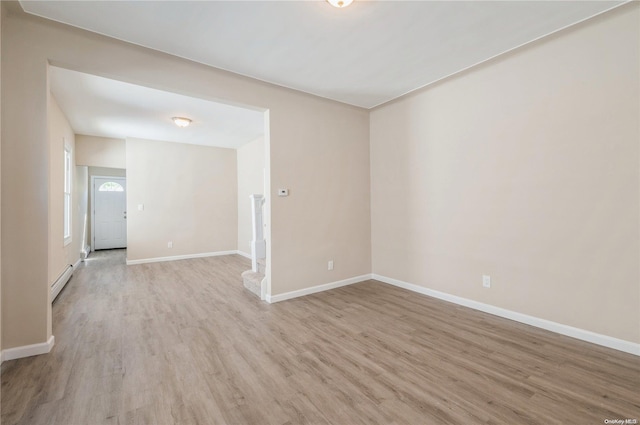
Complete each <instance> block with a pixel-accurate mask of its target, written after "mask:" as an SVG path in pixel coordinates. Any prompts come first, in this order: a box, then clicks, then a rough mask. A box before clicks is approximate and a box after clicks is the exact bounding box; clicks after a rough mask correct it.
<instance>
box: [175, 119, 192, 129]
mask: <svg viewBox="0 0 640 425" xmlns="http://www.w3.org/2000/svg"><path fill="white" fill-rule="evenodd" d="M171 119H172V120H173V122H174V123H175V125H177V126H178V127H187V126H188V125H189V124H191V120H190V119H189V118H184V117H173V118H171Z"/></svg>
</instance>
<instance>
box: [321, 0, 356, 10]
mask: <svg viewBox="0 0 640 425" xmlns="http://www.w3.org/2000/svg"><path fill="white" fill-rule="evenodd" d="M327 2H329V4H330V5H331V6H334V7H337V8H338V9H342V8H345V7H347V6H349V5H350V4H351V3H353V0H327Z"/></svg>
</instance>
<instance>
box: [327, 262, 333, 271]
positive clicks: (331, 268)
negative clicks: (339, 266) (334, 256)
mask: <svg viewBox="0 0 640 425" xmlns="http://www.w3.org/2000/svg"><path fill="white" fill-rule="evenodd" d="M327 270H333V260H329V263H328V264H327Z"/></svg>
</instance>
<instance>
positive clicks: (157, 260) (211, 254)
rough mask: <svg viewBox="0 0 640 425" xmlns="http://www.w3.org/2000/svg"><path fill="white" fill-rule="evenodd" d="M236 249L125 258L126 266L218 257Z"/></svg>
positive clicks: (231, 252)
mask: <svg viewBox="0 0 640 425" xmlns="http://www.w3.org/2000/svg"><path fill="white" fill-rule="evenodd" d="M237 253H238V251H235V250H234V251H217V252H202V253H199V254H187V255H174V256H172V257H155V258H142V259H140V260H127V266H130V265H133V264H145V263H160V262H162V261H176V260H189V259H191V258H203V257H218V256H220V255H231V254H237Z"/></svg>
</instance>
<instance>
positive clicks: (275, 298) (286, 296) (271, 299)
mask: <svg viewBox="0 0 640 425" xmlns="http://www.w3.org/2000/svg"><path fill="white" fill-rule="evenodd" d="M370 279H371V275H370V274H363V275H361V276H355V277H350V278H349V279H344V280H339V281H337V282H330V283H324V284H322V285H316V286H311V287H309V288H304V289H298V290H297V291H291V292H285V293H283V294H277V295H270V294H266V296H265V298H266V300H267V302H268V303H277V302H280V301H285V300H290V299H292V298H298V297H304V296H305V295H311V294H315V293H318V292H324V291H328V290H330V289H335V288H340V287H341V286H347V285H353V284H354V283H359V282H364V281H366V280H370Z"/></svg>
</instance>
